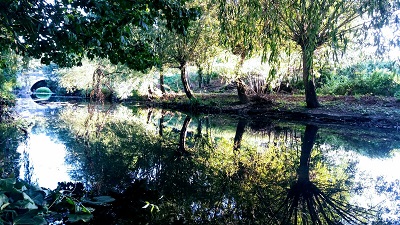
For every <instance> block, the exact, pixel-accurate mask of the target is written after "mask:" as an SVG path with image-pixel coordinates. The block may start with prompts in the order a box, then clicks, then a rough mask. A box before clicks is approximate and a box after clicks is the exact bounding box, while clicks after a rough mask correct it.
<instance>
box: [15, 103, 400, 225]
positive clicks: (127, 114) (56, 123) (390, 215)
mask: <svg viewBox="0 0 400 225" xmlns="http://www.w3.org/2000/svg"><path fill="white" fill-rule="evenodd" d="M17 111H18V112H19V113H20V115H21V117H23V118H24V119H26V120H27V121H29V123H30V130H29V137H28V138H27V140H26V141H25V142H23V143H21V144H20V146H19V147H18V152H19V153H20V155H21V157H20V170H19V176H20V177H21V178H22V179H25V180H27V181H30V182H32V183H37V184H38V185H40V186H42V187H46V188H55V187H57V183H58V182H61V181H73V182H82V183H83V184H84V185H85V187H86V188H87V189H88V191H89V192H91V193H95V194H99V195H100V194H110V195H112V196H113V197H114V198H115V199H116V201H115V202H114V203H113V207H110V208H101V209H96V211H95V214H94V219H93V220H92V221H91V223H92V224H107V223H108V224H115V223H116V221H119V223H120V224H133V223H134V224H147V223H149V224H173V223H175V224H184V223H187V224H303V223H305V222H306V221H308V222H312V221H314V222H316V221H320V222H321V223H322V224H328V223H329V222H330V221H331V222H336V223H337V222H342V223H343V224H362V223H370V224H375V223H378V222H387V223H389V222H392V223H396V222H400V219H399V205H400V201H399V199H400V197H399V191H400V190H399V189H400V188H399V180H400V173H398V171H400V168H399V167H400V154H399V146H400V133H399V132H398V131H396V130H375V129H366V128H357V127H350V126H349V127H346V126H333V125H323V124H318V125H315V124H314V125H313V124H297V123H288V122H280V121H272V120H269V119H268V118H265V119H263V120H256V121H252V120H250V119H246V118H239V117H231V116H228V115H201V116H194V115H187V114H184V113H179V112H171V111H168V110H162V109H148V108H140V107H128V106H123V105H109V104H100V105H93V104H87V103H78V102H70V103H68V102H67V103H65V102H55V103H54V102H53V103H41V104H38V103H35V102H33V101H32V100H31V99H20V100H19V101H18V107H17Z"/></svg>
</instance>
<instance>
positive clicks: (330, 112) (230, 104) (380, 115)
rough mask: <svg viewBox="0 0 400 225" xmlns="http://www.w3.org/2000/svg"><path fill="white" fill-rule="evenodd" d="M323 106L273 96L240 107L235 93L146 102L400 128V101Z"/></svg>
mask: <svg viewBox="0 0 400 225" xmlns="http://www.w3.org/2000/svg"><path fill="white" fill-rule="evenodd" d="M319 101H320V104H321V107H319V108H316V109H309V108H306V107H305V103H304V96H302V95H286V94H271V95H264V96H261V97H260V96H254V97H251V101H250V102H249V103H247V104H240V103H239V102H238V100H237V96H236V95H235V94H201V95H196V99H194V100H191V101H189V100H188V99H187V98H186V97H185V96H183V95H174V96H166V97H164V98H162V99H152V100H150V101H145V102H144V103H143V104H146V105H147V106H158V107H163V108H168V109H176V110H183V111H187V112H190V113H197V114H216V113H228V114H234V115H238V116H241V117H249V118H253V119H254V118H259V119H262V118H266V117H267V118H270V119H277V120H287V121H296V122H305V123H316V124H340V125H351V126H353V125H354V126H362V127H371V128H372V127H373V128H386V129H396V130H399V129H400V101H399V100H397V99H396V98H390V97H378V96H320V97H319Z"/></svg>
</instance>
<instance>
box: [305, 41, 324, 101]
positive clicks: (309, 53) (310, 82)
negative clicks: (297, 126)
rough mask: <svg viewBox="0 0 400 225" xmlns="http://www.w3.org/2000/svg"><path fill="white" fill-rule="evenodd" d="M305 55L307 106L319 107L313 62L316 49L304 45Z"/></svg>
mask: <svg viewBox="0 0 400 225" xmlns="http://www.w3.org/2000/svg"><path fill="white" fill-rule="evenodd" d="M301 49H302V57H303V83H304V89H305V94H306V105H307V108H317V107H319V106H320V105H319V102H318V99H317V93H316V92H315V85H314V78H313V76H312V64H313V54H314V50H310V49H306V48H305V47H302V48H301Z"/></svg>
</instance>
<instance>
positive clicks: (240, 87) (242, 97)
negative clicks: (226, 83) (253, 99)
mask: <svg viewBox="0 0 400 225" xmlns="http://www.w3.org/2000/svg"><path fill="white" fill-rule="evenodd" d="M236 89H237V93H238V98H239V101H240V103H242V104H246V103H249V102H250V100H249V97H248V96H247V94H246V85H245V84H244V83H243V81H242V79H240V78H238V79H237V80H236Z"/></svg>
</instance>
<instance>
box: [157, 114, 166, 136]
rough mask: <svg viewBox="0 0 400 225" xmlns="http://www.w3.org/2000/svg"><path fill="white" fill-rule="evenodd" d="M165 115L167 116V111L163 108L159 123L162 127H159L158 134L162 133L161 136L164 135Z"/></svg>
mask: <svg viewBox="0 0 400 225" xmlns="http://www.w3.org/2000/svg"><path fill="white" fill-rule="evenodd" d="M164 117H165V112H164V110H162V111H161V117H160V125H159V126H160V127H159V130H158V134H159V135H160V137H162V136H163V135H164V132H163V130H164V127H163V123H164Z"/></svg>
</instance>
